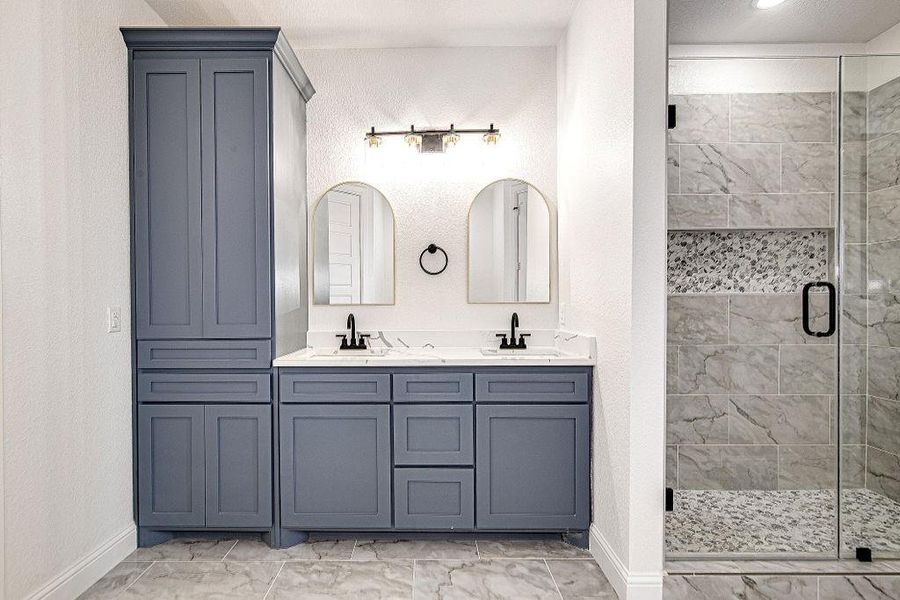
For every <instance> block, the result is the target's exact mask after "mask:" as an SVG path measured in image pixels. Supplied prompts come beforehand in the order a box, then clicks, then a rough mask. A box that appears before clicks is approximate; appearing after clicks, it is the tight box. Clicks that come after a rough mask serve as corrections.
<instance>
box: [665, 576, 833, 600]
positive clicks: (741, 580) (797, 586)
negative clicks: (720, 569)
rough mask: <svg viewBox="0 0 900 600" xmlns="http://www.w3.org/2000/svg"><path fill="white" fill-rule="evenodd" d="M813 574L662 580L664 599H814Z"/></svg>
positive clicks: (815, 596) (815, 595)
mask: <svg viewBox="0 0 900 600" xmlns="http://www.w3.org/2000/svg"><path fill="white" fill-rule="evenodd" d="M817 593H818V592H817V587H816V577H815V576H814V575H805V576H802V575H674V576H668V577H666V578H665V579H664V580H663V597H664V598H665V599H666V600H725V599H726V598H733V599H737V598H741V599H747V600H750V599H753V600H756V599H758V600H816V598H817Z"/></svg>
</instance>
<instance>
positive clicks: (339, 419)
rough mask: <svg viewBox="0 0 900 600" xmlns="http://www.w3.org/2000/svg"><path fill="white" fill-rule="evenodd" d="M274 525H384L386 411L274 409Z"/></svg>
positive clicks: (387, 523) (387, 518) (387, 519)
mask: <svg viewBox="0 0 900 600" xmlns="http://www.w3.org/2000/svg"><path fill="white" fill-rule="evenodd" d="M280 412H281V414H280V421H281V425H280V432H281V436H280V443H281V524H282V526H283V527H286V528H295V529H308V530H329V529H389V528H390V527H391V446H390V435H391V413H390V407H389V406H387V405H374V404H352V405H340V404H291V405H289V404H283V405H281V407H280Z"/></svg>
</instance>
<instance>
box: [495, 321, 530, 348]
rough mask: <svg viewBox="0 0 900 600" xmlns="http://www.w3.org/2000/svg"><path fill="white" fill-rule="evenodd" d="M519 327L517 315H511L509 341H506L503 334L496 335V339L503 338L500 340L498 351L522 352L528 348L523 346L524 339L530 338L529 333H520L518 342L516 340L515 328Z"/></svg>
mask: <svg viewBox="0 0 900 600" xmlns="http://www.w3.org/2000/svg"><path fill="white" fill-rule="evenodd" d="M518 326H519V313H513V314H512V319H510V322H509V339H508V340H507V339H506V334H505V333H498V334H497V337H499V338H503V339H502V340H500V349H501V350H524V349H525V348H527V347H528V346H527V345H526V344H525V338H526V337H528V336H530V335H531V334H530V333H520V334H519V339H518V341H517V340H516V328H517V327H518Z"/></svg>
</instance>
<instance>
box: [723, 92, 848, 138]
mask: <svg viewBox="0 0 900 600" xmlns="http://www.w3.org/2000/svg"><path fill="white" fill-rule="evenodd" d="M832 103H833V96H832V94H831V93H828V92H824V93H818V92H811V93H794V94H733V95H732V96H731V141H733V142H830V141H831V140H832V115H833V113H832Z"/></svg>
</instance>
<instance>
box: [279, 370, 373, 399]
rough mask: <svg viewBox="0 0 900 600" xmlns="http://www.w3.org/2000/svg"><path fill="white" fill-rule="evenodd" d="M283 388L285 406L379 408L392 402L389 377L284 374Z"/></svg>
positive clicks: (280, 392)
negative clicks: (357, 405) (365, 405)
mask: <svg viewBox="0 0 900 600" xmlns="http://www.w3.org/2000/svg"><path fill="white" fill-rule="evenodd" d="M279 385H280V387H279V398H280V400H281V401H282V402H289V403H290V402H312V403H319V404H330V403H346V402H366V403H370V404H371V403H376V404H377V403H382V402H390V401H391V376H390V374H388V373H348V374H335V373H282V374H281V378H280V383H279Z"/></svg>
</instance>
